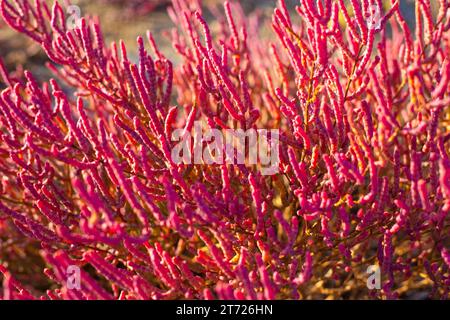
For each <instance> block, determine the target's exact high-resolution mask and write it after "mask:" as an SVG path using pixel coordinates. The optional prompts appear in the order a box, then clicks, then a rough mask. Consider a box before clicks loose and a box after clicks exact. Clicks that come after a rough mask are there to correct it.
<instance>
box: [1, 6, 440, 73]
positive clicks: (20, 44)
mask: <svg viewBox="0 0 450 320" xmlns="http://www.w3.org/2000/svg"><path fill="white" fill-rule="evenodd" d="M235 1H237V0H235ZM345 1H346V2H348V0H345ZM30 2H32V1H30ZM47 2H48V3H49V4H50V5H52V3H53V0H48V1H47ZM237 2H240V4H241V5H242V7H243V9H244V10H245V12H246V13H247V14H250V13H258V15H259V17H260V19H261V20H263V21H264V20H266V19H269V20H270V19H271V16H272V13H273V9H274V8H275V6H276V4H277V0H241V1H237ZM60 3H65V4H66V5H68V4H69V1H68V0H60ZM170 3H171V0H71V1H70V4H73V5H77V6H78V7H79V8H80V13H81V16H98V17H99V20H100V22H101V27H102V29H103V32H104V34H105V40H106V43H107V44H109V43H110V42H111V41H118V40H120V39H123V40H124V41H125V43H126V46H127V48H128V49H129V51H130V55H131V56H132V55H133V52H135V51H136V38H137V36H138V35H141V36H145V33H146V31H147V30H150V31H151V32H152V34H153V36H154V37H155V39H156V42H157V44H158V46H159V49H160V50H161V51H163V52H164V53H165V54H166V56H167V57H169V58H170V59H172V60H173V61H174V62H175V63H176V61H177V56H176V55H175V54H174V51H173V50H172V46H171V43H170V41H169V40H168V37H167V36H166V32H167V31H168V30H170V29H171V28H173V27H175V26H174V25H173V23H172V21H171V20H170V18H169V16H168V14H167V7H168V6H169V5H170ZM202 3H203V5H204V7H205V8H206V9H205V11H204V14H205V17H206V19H207V20H208V21H209V23H210V26H211V28H213V29H214V19H213V15H212V14H211V12H213V11H214V10H220V11H221V12H222V11H223V7H222V3H223V0H202ZM286 3H287V5H288V7H289V8H291V9H294V7H295V5H298V4H299V0H286ZM390 3H391V0H385V7H386V8H390V7H391V4H390ZM431 3H432V4H433V3H434V4H435V5H436V6H437V5H438V1H437V0H436V1H431ZM401 10H402V13H403V14H404V16H405V17H406V19H407V20H408V22H409V23H410V24H411V26H412V27H413V26H414V22H413V21H414V0H401ZM295 16H297V15H296V14H295V13H294V14H293V17H295ZM262 25H264V28H262V29H261V30H260V33H261V37H267V36H270V35H271V34H272V33H271V32H272V31H271V29H270V23H265V24H264V23H263V24H262ZM0 57H1V58H2V59H3V61H4V62H5V64H6V65H7V68H8V70H15V69H16V68H17V67H18V68H19V71H20V68H22V67H23V68H24V69H28V70H30V71H32V72H33V73H34V74H35V75H36V76H37V77H38V78H41V79H42V80H47V79H48V77H49V76H50V75H48V74H45V73H46V72H48V71H46V68H44V67H43V66H44V63H45V62H46V61H47V58H46V56H45V54H44V53H43V51H42V49H41V48H40V46H38V45H37V44H35V43H33V42H32V41H31V40H29V39H27V38H26V37H25V36H23V35H19V34H18V33H17V32H15V31H13V30H11V29H10V28H9V27H8V26H6V25H5V23H4V22H3V19H2V18H0Z"/></svg>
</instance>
